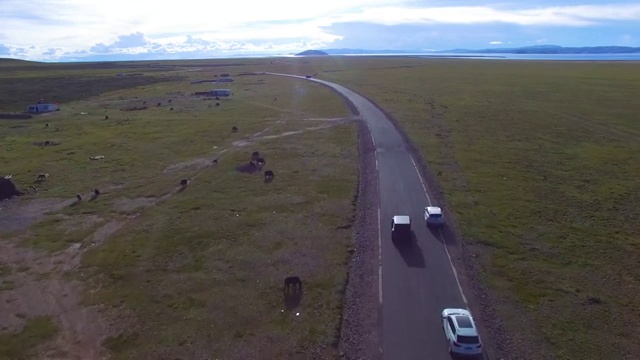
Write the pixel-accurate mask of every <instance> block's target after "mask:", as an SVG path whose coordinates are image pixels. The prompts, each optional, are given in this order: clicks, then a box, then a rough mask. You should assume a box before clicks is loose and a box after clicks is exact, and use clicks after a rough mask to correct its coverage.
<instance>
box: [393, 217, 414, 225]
mask: <svg viewBox="0 0 640 360" xmlns="http://www.w3.org/2000/svg"><path fill="white" fill-rule="evenodd" d="M393 222H394V223H396V224H411V218H410V217H409V216H407V215H396V216H394V217H393Z"/></svg>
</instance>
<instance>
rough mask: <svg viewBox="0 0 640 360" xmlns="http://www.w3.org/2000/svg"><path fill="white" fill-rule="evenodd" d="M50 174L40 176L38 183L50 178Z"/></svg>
mask: <svg viewBox="0 0 640 360" xmlns="http://www.w3.org/2000/svg"><path fill="white" fill-rule="evenodd" d="M48 177H49V174H40V175H38V181H43V180H44V179H46V178H48Z"/></svg>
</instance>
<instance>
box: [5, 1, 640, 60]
mask: <svg viewBox="0 0 640 360" xmlns="http://www.w3.org/2000/svg"><path fill="white" fill-rule="evenodd" d="M542 44H544V45H561V46H599V45H621V46H640V0H634V1H629V0H617V1H616V0H611V1H608V0H520V1H514V0H504V1H500V0H497V1H495V2H486V1H477V0H449V1H441V0H434V1H429V0H420V1H418V0H313V1H312V0H276V1H264V0H253V1H250V0H231V1H200V0H177V1H171V2H166V3H165V4H162V2H161V1H157V0H155V1H150V0H107V1H97V0H28V1H26V0H0V57H12V58H18V59H25V60H37V61H78V60H83V59H98V58H100V59H110V60H118V59H132V58H140V59H179V58H202V57H224V56H234V55H284V54H291V53H297V52H300V51H304V50H308V49H331V48H357V49H367V50H411V51H426V50H448V49H459V48H465V49H485V48H494V47H520V46H530V45H542Z"/></svg>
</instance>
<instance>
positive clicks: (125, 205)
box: [113, 197, 158, 212]
mask: <svg viewBox="0 0 640 360" xmlns="http://www.w3.org/2000/svg"><path fill="white" fill-rule="evenodd" d="M157 201H158V199H156V198H155V197H143V198H137V199H127V198H120V199H116V201H114V202H113V209H114V210H116V211H121V212H132V211H134V210H136V209H138V208H141V207H149V206H152V205H155V203H156V202H157Z"/></svg>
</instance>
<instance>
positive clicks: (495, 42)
mask: <svg viewBox="0 0 640 360" xmlns="http://www.w3.org/2000/svg"><path fill="white" fill-rule="evenodd" d="M489 44H491V45H502V44H504V43H503V42H502V41H492V42H490V43H489Z"/></svg>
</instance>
